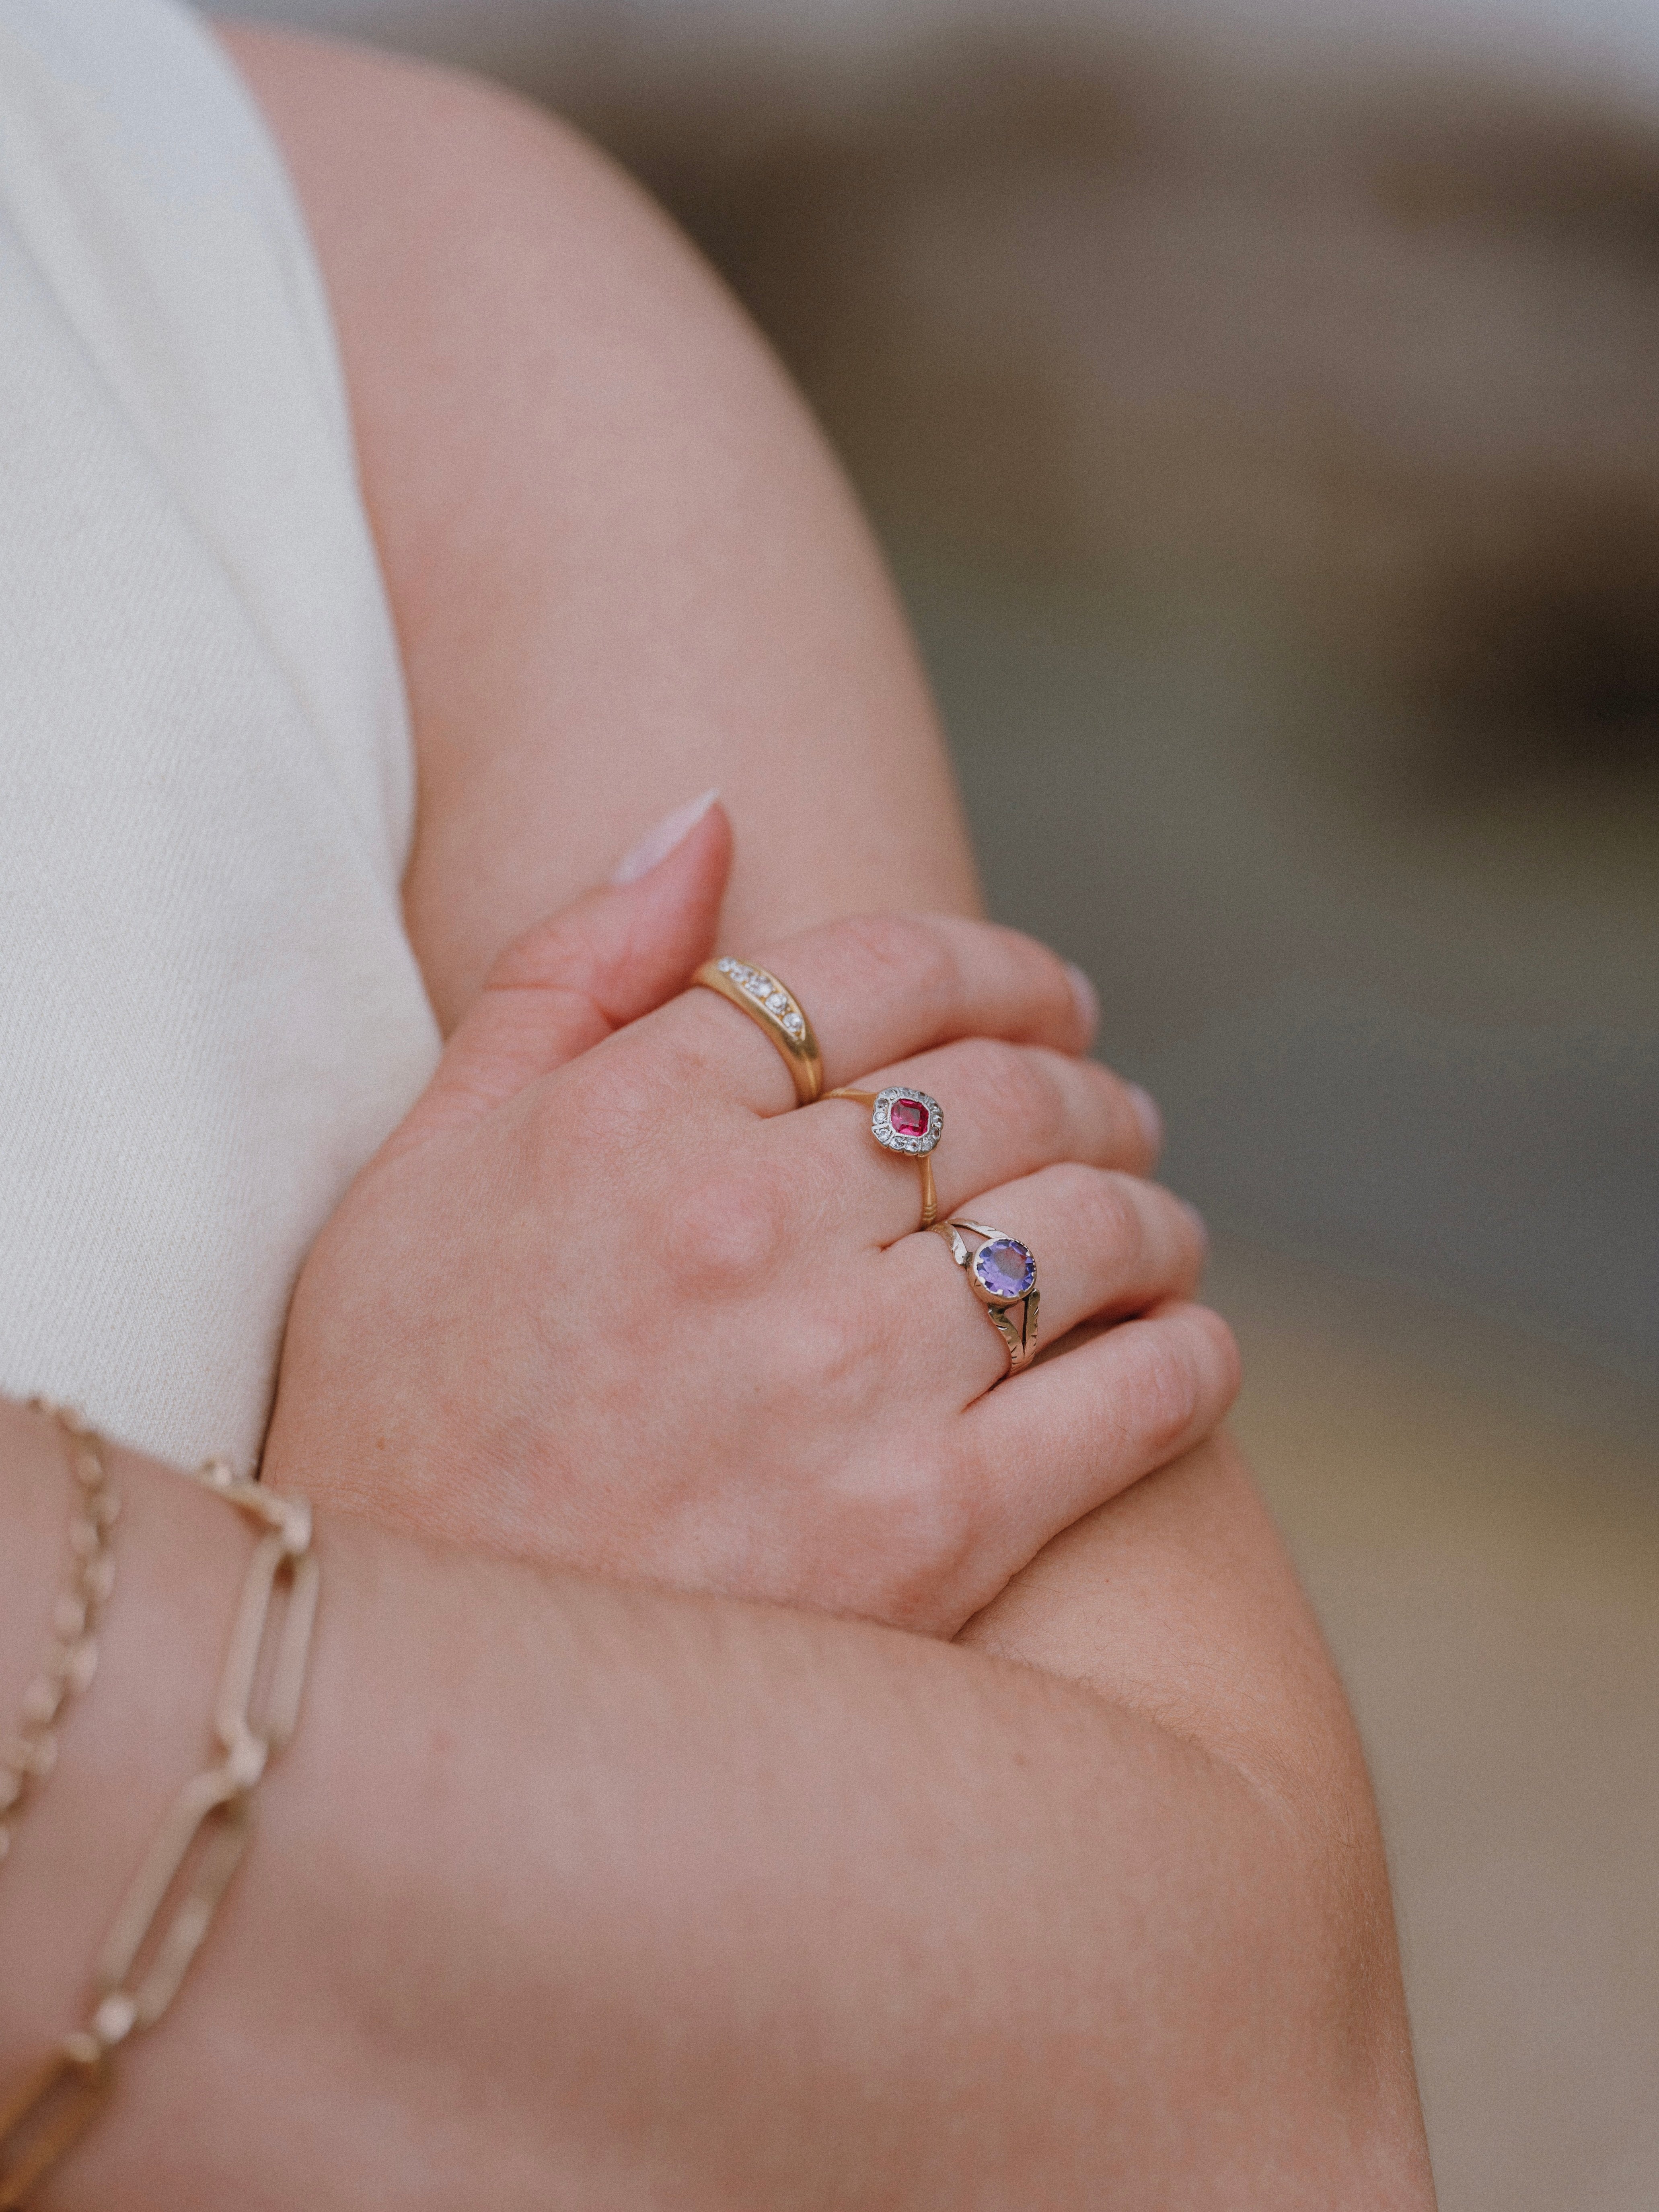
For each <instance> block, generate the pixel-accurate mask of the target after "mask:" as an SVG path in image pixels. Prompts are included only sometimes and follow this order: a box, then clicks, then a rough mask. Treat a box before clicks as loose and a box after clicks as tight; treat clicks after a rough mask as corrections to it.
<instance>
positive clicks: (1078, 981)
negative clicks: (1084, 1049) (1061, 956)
mask: <svg viewBox="0 0 1659 2212" xmlns="http://www.w3.org/2000/svg"><path fill="white" fill-rule="evenodd" d="M1066 975H1068V976H1069V977H1070V978H1071V983H1072V996H1073V998H1074V999H1075V1000H1077V1010H1078V1012H1079V1014H1081V1015H1082V1017H1083V1030H1084V1035H1085V1036H1087V1037H1088V1038H1090V1039H1091V1041H1092V1039H1093V1037H1094V1033H1095V1031H1096V1030H1097V1028H1098V1027H1099V1026H1100V994H1099V992H1098V991H1097V990H1096V988H1095V987H1094V985H1093V984H1092V983H1091V981H1090V980H1089V978H1088V977H1087V976H1086V975H1085V974H1084V972H1083V970H1082V969H1080V968H1079V966H1078V965H1077V963H1076V962H1075V961H1073V960H1068V961H1067V962H1066Z"/></svg>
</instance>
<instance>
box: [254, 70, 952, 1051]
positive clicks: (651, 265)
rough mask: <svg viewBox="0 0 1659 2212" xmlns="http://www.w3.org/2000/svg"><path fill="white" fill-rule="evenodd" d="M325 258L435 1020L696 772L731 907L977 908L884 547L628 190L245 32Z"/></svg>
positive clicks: (734, 314) (748, 933)
mask: <svg viewBox="0 0 1659 2212" xmlns="http://www.w3.org/2000/svg"><path fill="white" fill-rule="evenodd" d="M225 35H226V39H227V43H228V44H229V46H230V47H231V50H232V52H233V53H234V55H235V57H236V58H237V60H238V61H239V63H240V65H241V66H242V68H243V70H245V72H246V74H247V76H248V77H249V80H250V82H252V86H253V88H254V90H255V92H256V93H257V94H258V98H259V100H261V102H262V103H263V104H264V108H265V111H266V112H267V114H268V115H269V116H270V118H271V121H272V123H273V124H274V125H275V127H276V131H277V134H278V136H279V137H280V138H281V140H282V143H283V147H284V149H285V151H286V152H287V155H288V156H289V161H290V163H291V165H292V167H293V169H294V173H295V179H296V181H297V183H298V185H299V186H300V190H301V194H302V196H303V197H304V201H305V206H306V211H307V216H308V217H309V220H310V222H311V226H312V230H313V236H314V238H315V240H316V243H317V247H318V252H319V255H320V257H321V259H322V263H323V267H324V270H325V276H326V277H327V279H328V283H329V289H330V293H331V298H332V301H333V304H334V308H335V314H336V319H337V326H338V329H339V334H340V343H341V348H342V351H343V356H344V360H345V365H346V371H347V377H348V380H349V386H350V392H351V398H352V404H353V410H354V413H355V416H356V427H357V437H358V446H359V451H360V455H361V460H362V473H363V482H364V488H365V493H366V496H367V498H368V507H369V513H370V516H371V519H372V520H373V523H374V532H375V537H376V540H377V542H378V544H379V546H380V556H381V560H382V562H383V565H384V567H385V570H386V580H387V584H388V587H389V589H390V592H391V595H392V606H393V610H394V612H395V615H396V617H397V623H398V634H399V636H400V639H401V641H402V644H403V648H404V664H405V667H406V670H407V673H408V681H409V688H410V702H411V705H412V708H413V713H414V720H415V727H416V740H417V744H418V747H419V754H420V777H421V817H420V827H419V832H418V836H417V839H416V849H415V854H414V859H413V861H412V864H411V866H410V871H409V874H408V878H407V882H406V885H405V903H406V909H407V915H408V921H409V927H410V936H411V938H412V939H413V941H414V944H415V947H416V951H417V953H418V954H419V956H420V959H421V963H422V969H423V970H424V972H425V974H426V976H427V979H428V985H429V987H430V989H431V992H432V995H433V1000H434V1003H435V1006H436V1007H437V1008H438V1012H439V1015H440V1018H441V1020H442V1021H443V1022H444V1024H445V1026H446V1027H449V1026H451V1025H453V1022H454V1021H455V1019H456V1018H458V1016H459V1013H460V1012H461V1011H462V1009H463V1008H464V1007H465V1005H466V1004H467V1003H468V1002H469V1000H471V997H472V995H473V994H476V992H477V989H478V988H479V987H480V985H481V983H482V981H483V977H484V975H485V974H486V972H487V971H488V969H489V967H490V965H491V964H492V963H493V962H494V961H495V958H496V957H498V955H499V954H500V953H501V951H502V949H503V947H504V946H505V945H507V943H508V942H509V941H510V940H511V939H513V938H515V937H517V936H518V935H519V934H520V932H521V931H523V930H525V929H526V928H528V927H530V926H531V925H532V923H533V922H536V921H539V920H540V919H541V918H542V917H543V916H544V915H548V914H550V913H553V912H555V911H556V909H558V908H561V907H563V906H566V905H568V903H569V902H570V901H571V900H572V899H573V898H574V897H575V896H578V895H579V894H580V892H582V891H584V890H586V889H587V888H588V887H589V885H591V884H594V883H598V882H600V881H602V880H603V879H604V878H605V876H606V875H607V874H608V873H609V872H610V870H611V866H612V865H613V864H614V862H615V860H616V859H617V855H618V854H622V853H623V852H624V851H625V850H626V849H627V848H629V846H630V845H631V844H632V843H633V842H634V841H635V838H637V837H638V836H641V834H642V833H643V832H644V831H645V829H647V827H648V826H649V824H650V823H653V821H655V820H656V819H657V818H658V817H659V816H661V815H662V814H664V813H665V812H666V811H668V810H669V809H670V808H671V807H673V806H676V805H679V804H681V803H682V802H683V801H684V800H685V799H688V798H689V797H690V795H691V794H692V793H695V792H698V791H702V790H706V789H707V788H708V786H710V785H711V784H714V785H718V786H719V787H720V790H721V792H722V793H723V794H724V796H725V799H726V805H727V807H728V810H729V811H730V814H731V817H732V825H733V827H734V829H735V830H736V832H737V838H738V853H739V856H740V857H739V860H738V867H737V870H736V872H735V873H734V876H733V880H732V890H731V896H730V897H729V900H728V902H727V905H726V914H725V917H724V928H723V932H722V935H723V938H724V940H725V942H726V943H727V944H729V945H745V944H746V945H750V947H753V946H756V945H761V944H763V943H768V942H775V941H776V940H777V939H778V938H780V937H781V936H783V935H786V934H790V933H793V932H794V931H796V930H799V929H803V928H806V927H811V925H812V924H813V923H815V922H817V921H826V920H829V919H831V918H833V917H834V916H836V915H848V914H858V913H861V912H865V911H868V910H871V909H879V908H894V907H900V908H916V909H920V910H925V911H932V912H955V913H969V912H974V911H976V910H977V907H978V891H977V887H976V884H975V876H974V869H973V865H972V861H971V859H970V856H969V848H968V841H967V838H966V836H965V834H964V830H963V818H962V813H961V808H960V805H959V802H958V799H957V793H956V790H955V787H954V783H953V781H952V779H951V772H950V769H949V766H948V764H947V762H946V760H945V752H944V748H943V745H942V743H941V741H940V738H939V728H938V724H937V721H936V720H935V717H934V714H933V708H932V705H931V702H930V701H929V699H928V696H927V689H926V686H925V684H924V683H923V681H922V678H921V673H920V671H919V669H918V666H917V664H916V659H915V650H914V647H912V645H911V642H910V640H909V637H908V633H907V631H906V629H905V625H904V623H903V621H902V617H901V616H900V614H899V611H898V609H897V607H896V604H895V601H894V599H893V595H892V592H891V590H890V586H889V585H888V582H887V579H886V576H885V574H884V569H883V566H882V563H881V561H880V558H879V556H878V553H877V551H876V549H875V547H874V544H873V543H872V539H871V538H870V535H869V532H867V530H866V528H865V526H864V524H863V521H862V520H861V518H860V515H859V513H858V511H857V508H856V506H855V505H854V501H853V499H852V497H851V495H849V493H848V489H847V486H846V483H845V481H844V480H843V478H842V475H841V472H840V471H839V470H838V469H837V468H836V465H835V463H834V461H833V459H831V457H830V455H829V452H828V450H827V448H826V447H825V446H824V443H823V439H822V437H821V436H820V435H819V433H818V431H817V427H816V425H815V424H814V423H813V422H812V420H811V416H809V415H808V414H807V412H806V410H805V408H804V406H803V405H802V404H801V402H800V400H799V398H798V397H797V395H796V394H795V392H793V389H792V387H791V386H790V385H789V383H788V382H787V379H786V378H785V377H784V376H783V374H781V371H780V369H779V368H778V366H777V363H776V362H775V361H774V360H773V358H772V356H771V355H770V354H769V351H768V350H767V349H766V348H765V347H764V346H763V344H762V343H760V341H759V339H758V338H757V335H756V333H755V331H753V329H752V327H751V326H750V325H749V324H748V322H747V321H746V319H744V317H743V316H742V314H741V313H740V312H739V311H738V308H737V307H736V306H735V304H734V303H733V302H732V300H731V299H730V298H729V297H728V296H727V295H726V292H725V291H724V290H723V289H722V288H721V287H720V285H718V284H717V283H715V282H714V280H713V278H712V277H711V276H710V274H709V272H708V269H707V268H706V267H705V266H704V265H703V264H702V262H701V261H700V259H699V258H697V256H696V254H695V253H694V252H692V251H691V249H690V247H689V246H687V244H686V243H685V241H684V239H683V238H681V237H680V236H679V234H678V233H677V232H676V231H675V230H674V229H673V228H671V226H670V225H669V224H668V223H667V222H665V220H664V218H663V217H662V216H661V215H660V214H659V211H658V210H656V209H655V208H654V207H653V205H652V204H651V203H650V202H649V201H647V199H646V198H645V197H644V195H643V194H642V193H641V192H640V191H639V190H638V189H637V188H636V187H635V185H632V184H630V183H629V181H628V180H627V179H625V178H624V177H623V175H622V174H621V173H619V172H618V171H617V170H616V169H614V168H613V167H611V165H610V164H609V163H608V162H606V161H603V160H601V159H600V158H599V156H598V155H595V153H594V152H593V150H592V148H591V147H589V146H587V145H586V144H585V143H584V142H582V141H581V140H580V138H578V137H576V136H575V134H574V133H573V132H570V131H565V130H563V129H562V128H561V127H560V126H559V125H556V124H554V123H550V121H549V120H548V119H547V118H544V117H543V116H541V115H539V114H538V113H536V112H534V111H532V110H531V109H529V108H527V107H526V106H523V105H522V104H521V103H520V102H519V101H516V100H510V99H508V98H507V97H506V96H505V95H503V94H499V93H495V92H493V91H490V90H488V89H486V88H483V87H482V86H475V85H470V84H467V83H466V82H465V81H464V80H460V79H457V78H455V77H453V76H449V75H447V74H446V73H444V72H441V71H437V70H427V69H420V68H416V67H414V66H411V65H408V64H396V63H388V62H386V61H385V60H383V59H380V58H374V57H371V56H368V55H365V54H359V53H354V52H351V50H350V49H349V48H343V47H341V48H334V49H324V48H321V47H319V46H315V45H313V44H309V43H307V42H305V41H301V40H286V39H281V38H275V37H271V36H270V35H269V34H264V33H256V32H252V31H242V30H238V31H235V32H228V33H226V34H225Z"/></svg>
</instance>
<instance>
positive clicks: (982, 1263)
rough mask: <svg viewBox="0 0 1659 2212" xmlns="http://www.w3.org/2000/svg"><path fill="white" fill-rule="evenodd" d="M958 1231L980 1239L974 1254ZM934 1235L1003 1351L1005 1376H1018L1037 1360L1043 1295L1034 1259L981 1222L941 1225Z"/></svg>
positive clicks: (1012, 1239)
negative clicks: (1014, 1311)
mask: <svg viewBox="0 0 1659 2212" xmlns="http://www.w3.org/2000/svg"><path fill="white" fill-rule="evenodd" d="M963 1230H966V1231H967V1232H968V1235H969V1237H977V1238H978V1239H979V1243H978V1247H977V1249H975V1250H971V1251H970V1250H969V1247H968V1245H967V1243H966V1242H965V1241H964V1239H963V1233H962V1232H963ZM933 1234H934V1235H935V1236H936V1237H943V1238H944V1239H945V1243H947V1244H948V1245H949V1246H950V1248H951V1258H952V1259H953V1260H954V1261H956V1263H957V1267H960V1268H961V1269H962V1271H963V1273H964V1274H965V1275H966V1276H967V1278H968V1281H969V1286H970V1287H971V1289H972V1291H973V1293H974V1296H975V1297H976V1298H977V1299H978V1300H979V1302H980V1304H981V1305H982V1306H983V1307H984V1308H985V1311H986V1314H987V1317H988V1319H989V1320H990V1322H991V1325H992V1327H993V1328H994V1329H995V1330H996V1333H997V1334H998V1335H999V1336H1000V1338H1001V1339H1002V1340H1003V1342H1004V1343H1005V1344H1006V1346H1007V1347H1008V1360H1009V1367H1008V1372H1009V1374H1010V1375H1018V1372H1019V1370H1020V1369H1021V1368H1022V1367H1029V1366H1030V1364H1031V1362H1032V1361H1033V1360H1034V1359H1035V1358H1036V1340H1037V1308H1038V1305H1039V1304H1040V1302H1041V1295H1042V1294H1041V1293H1040V1291H1038V1289H1037V1286H1036V1254H1035V1253H1034V1252H1033V1251H1032V1249H1031V1248H1030V1245H1029V1244H1022V1243H1020V1241H1019V1239H1018V1237H1010V1236H1009V1235H1008V1233H1007V1232H1006V1230H1001V1229H989V1228H987V1226H986V1225H985V1224H984V1222H982V1221H941V1222H939V1224H938V1225H936V1227H935V1229H934V1231H933ZM1015 1306H1018V1307H1019V1308H1020V1321H1019V1327H1018V1328H1015V1326H1014V1323H1013V1320H1012V1309H1013V1308H1014V1307H1015Z"/></svg>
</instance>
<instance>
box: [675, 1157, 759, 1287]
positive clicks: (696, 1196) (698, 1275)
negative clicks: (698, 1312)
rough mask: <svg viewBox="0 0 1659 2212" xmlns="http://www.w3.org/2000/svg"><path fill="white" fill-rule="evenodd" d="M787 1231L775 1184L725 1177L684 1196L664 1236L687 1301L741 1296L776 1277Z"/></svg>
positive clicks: (697, 1186)
mask: <svg viewBox="0 0 1659 2212" xmlns="http://www.w3.org/2000/svg"><path fill="white" fill-rule="evenodd" d="M786 1236H787V1209H786V1208H785V1207H784V1206H783V1205H782V1204H781V1200H780V1199H779V1196H778V1194H777V1193H776V1192H775V1190H774V1189H773V1188H771V1187H770V1186H769V1184H767V1183H763V1182H757V1181H747V1182H746V1181H744V1180H742V1179H741V1178H738V1177H734V1176H718V1177H715V1178H714V1179H713V1180H711V1181H709V1182H705V1183H702V1184H697V1185H694V1186H693V1187H692V1188H690V1190H687V1191H686V1192H684V1194H682V1195H681V1196H680V1197H679V1199H678V1201H677V1203H676V1204H675V1206H674V1208H673V1211H672V1212H671V1215H670V1217H669V1219H668V1222H667V1224H666V1225H665V1231H664V1243H665V1257H666V1259H667V1262H668V1266H669V1268H670V1270H671V1273H672V1276H673V1279H674V1280H675V1281H676V1282H677V1283H678V1285H680V1288H681V1290H682V1291H683V1292H684V1294H685V1295H686V1296H688V1297H694V1298H707V1299H710V1300H724V1299H727V1298H733V1297H743V1296H745V1295H747V1294H750V1293H752V1292H754V1291H757V1290H759V1289H761V1288H762V1287H763V1285H765V1284H767V1283H768V1282H769V1281H770V1280H771V1279H772V1278H773V1276H774V1275H775V1273H776V1271H777V1268H778V1266H779V1264H780V1261H781V1256H782V1252H783V1247H784V1244H785V1241H786Z"/></svg>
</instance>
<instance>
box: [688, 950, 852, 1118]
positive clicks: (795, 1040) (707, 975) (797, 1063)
mask: <svg viewBox="0 0 1659 2212" xmlns="http://www.w3.org/2000/svg"><path fill="white" fill-rule="evenodd" d="M691 981H693V982H694V983H701V984H702V987H703V988H704V989H705V990H708V991H718V992H719V994H720V996H721V998H722V999H729V1000H731V1001H732V1005H733V1006H737V1007H738V1008H740V1009H741V1011H742V1012H744V1013H745V1014H747V1015H748V1017H749V1018H750V1021H751V1022H753V1023H754V1024H755V1025H756V1027H757V1029H761V1030H764V1031H765V1033H766V1035H767V1036H769V1038H770V1039H771V1040H772V1042H773V1043H774V1044H775V1046H776V1047H777V1048H778V1050H779V1052H780V1053H781V1054H782V1057H783V1064H784V1066H786V1067H787V1069H788V1070H789V1073H790V1077H791V1079H792V1080H793V1084H794V1086H795V1103H796V1104H797V1105H798V1106H810V1105H811V1103H812V1101H813V1100H814V1099H815V1098H816V1097H817V1095H818V1093H819V1092H820V1091H822V1090H823V1060H821V1059H820V1057H819V1055H818V1041H817V1038H816V1037H815V1036H813V1034H812V1024H811V1022H809V1021H808V1020H807V1018H806V1009H805V1007H804V1006H802V1005H801V1003H800V1001H799V999H797V998H796V996H795V994H794V993H793V991H792V990H791V989H790V988H789V986H788V985H787V983H781V982H779V981H778V979H777V977H776V976H775V975H768V974H767V972H766V970H765V969H764V968H751V967H750V964H749V963H748V962H747V961H746V960H731V959H721V960H708V961H705V962H704V963H703V964H702V967H701V968H699V969H698V970H697V972H696V975H694V976H693V977H692V978H691Z"/></svg>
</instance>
